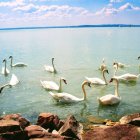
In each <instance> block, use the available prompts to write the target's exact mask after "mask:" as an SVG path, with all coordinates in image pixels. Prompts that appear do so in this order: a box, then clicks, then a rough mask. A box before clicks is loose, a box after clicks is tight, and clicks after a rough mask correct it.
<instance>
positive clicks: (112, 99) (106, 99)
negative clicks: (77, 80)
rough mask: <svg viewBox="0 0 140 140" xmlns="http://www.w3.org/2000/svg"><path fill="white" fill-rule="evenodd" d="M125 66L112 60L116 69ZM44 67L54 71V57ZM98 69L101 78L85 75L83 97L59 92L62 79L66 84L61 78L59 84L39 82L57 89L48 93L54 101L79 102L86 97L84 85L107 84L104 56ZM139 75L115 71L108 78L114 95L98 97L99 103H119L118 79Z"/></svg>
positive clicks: (135, 78)
mask: <svg viewBox="0 0 140 140" xmlns="http://www.w3.org/2000/svg"><path fill="white" fill-rule="evenodd" d="M126 66H127V65H125V64H123V63H120V62H114V64H113V67H114V69H115V70H116V71H117V70H118V68H119V67H120V68H123V67H126ZM44 67H45V70H47V71H49V72H54V73H55V72H56V69H55V67H54V58H52V66H47V65H44ZM100 70H101V71H102V76H103V80H102V79H100V78H97V77H93V78H89V77H85V78H86V81H84V82H83V83H82V91H83V98H78V97H75V96H73V95H71V94H69V93H65V92H61V91H62V83H61V81H63V82H64V83H65V84H66V80H65V79H63V78H60V82H59V86H58V85H57V84H56V83H55V82H53V81H40V82H41V84H42V86H43V88H45V89H47V90H55V91H58V93H53V92H51V91H49V94H50V95H51V96H52V97H53V98H54V99H55V100H56V101H59V102H63V103H72V102H79V101H83V100H85V99H86V91H85V85H88V86H90V84H92V85H107V84H108V82H107V80H106V77H105V73H108V74H109V72H108V70H107V66H106V65H105V60H104V58H103V62H102V64H101V66H100ZM139 76H140V74H138V75H134V74H130V73H126V74H123V75H121V76H116V72H115V73H114V76H113V77H112V78H111V80H110V82H112V81H114V82H115V83H116V85H115V94H114V95H113V94H108V95H105V96H103V97H100V98H98V101H99V103H100V104H102V105H113V104H117V103H119V102H120V100H121V97H120V96H119V93H118V87H119V81H121V80H125V81H130V80H137V78H138V77H139Z"/></svg>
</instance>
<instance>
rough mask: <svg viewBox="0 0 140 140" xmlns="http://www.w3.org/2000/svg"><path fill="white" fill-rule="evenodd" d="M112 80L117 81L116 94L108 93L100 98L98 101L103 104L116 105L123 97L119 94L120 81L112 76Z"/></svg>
mask: <svg viewBox="0 0 140 140" xmlns="http://www.w3.org/2000/svg"><path fill="white" fill-rule="evenodd" d="M112 81H115V82H116V86H115V95H112V94H108V95H105V96H102V97H100V98H98V101H99V103H100V104H101V105H114V104H118V103H119V102H120V101H121V97H120V96H119V93H118V87H119V81H118V80H117V79H116V78H111V80H110V82H112Z"/></svg>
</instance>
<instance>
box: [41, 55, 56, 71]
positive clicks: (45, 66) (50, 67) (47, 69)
mask: <svg viewBox="0 0 140 140" xmlns="http://www.w3.org/2000/svg"><path fill="white" fill-rule="evenodd" d="M44 68H45V70H46V71H48V72H52V73H56V69H55V67H54V58H52V66H48V65H44Z"/></svg>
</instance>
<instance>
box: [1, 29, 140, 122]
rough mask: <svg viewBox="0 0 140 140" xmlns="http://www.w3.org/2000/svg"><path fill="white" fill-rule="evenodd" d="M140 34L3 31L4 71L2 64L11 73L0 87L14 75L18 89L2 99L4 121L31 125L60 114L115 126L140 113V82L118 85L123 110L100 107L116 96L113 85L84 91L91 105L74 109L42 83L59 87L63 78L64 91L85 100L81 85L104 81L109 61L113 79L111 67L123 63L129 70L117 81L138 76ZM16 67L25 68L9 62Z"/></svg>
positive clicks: (6, 92) (124, 31)
mask: <svg viewBox="0 0 140 140" xmlns="http://www.w3.org/2000/svg"><path fill="white" fill-rule="evenodd" d="M139 36H140V28H135V27H125V28H120V27H105V28H104V27H99V28H51V29H47V28H46V29H22V30H16V29H14V30H1V31H0V62H1V63H0V69H1V67H2V66H3V63H2V61H3V59H4V58H6V59H7V67H8V69H9V70H10V74H9V75H8V76H6V77H5V76H4V75H2V74H1V75H0V85H3V84H5V83H8V81H9V80H10V78H11V75H12V73H14V74H15V75H16V76H17V77H18V79H19V80H20V83H19V84H18V85H16V86H15V87H12V88H5V89H4V90H3V91H2V93H1V94H0V115H3V114H9V113H21V114H22V116H24V117H26V118H27V119H29V120H30V121H31V122H34V121H36V120H37V116H38V114H39V113H41V112H52V113H55V114H58V116H59V117H60V118H61V119H64V118H66V117H67V116H68V115H69V114H73V115H75V117H76V118H77V120H79V121H81V122H86V121H87V118H88V117H89V116H93V117H97V118H98V117H99V118H102V119H106V118H107V119H112V120H114V121H117V120H118V119H119V118H120V117H122V116H124V115H126V114H130V113H135V112H140V79H138V80H137V82H136V83H127V84H124V83H120V84H119V94H120V96H121V99H122V100H121V102H120V104H118V105H116V106H99V103H98V100H97V97H101V96H103V95H106V94H109V93H112V94H114V84H113V83H111V84H109V85H107V86H98V87H97V86H96V87H95V86H92V87H91V88H90V87H86V92H87V100H86V101H82V102H79V103H75V104H61V103H57V102H55V101H54V100H53V99H52V97H51V96H50V94H49V93H48V91H46V90H45V89H43V87H42V86H41V83H40V80H53V81H55V82H56V83H59V78H60V77H65V78H66V79H67V83H68V84H67V85H63V91H64V92H67V93H70V94H72V95H75V96H77V97H79V98H80V97H82V96H83V95H82V88H81V84H82V82H83V81H84V80H85V76H88V77H99V78H102V74H101V72H100V71H99V70H98V68H99V66H100V65H101V63H102V59H103V58H104V59H105V64H106V65H107V67H108V70H109V74H106V78H107V81H109V80H110V78H111V77H112V76H113V67H112V64H113V62H114V61H119V62H122V63H125V64H128V65H130V66H129V67H127V68H124V69H119V71H118V75H121V74H125V73H128V72H129V73H133V74H138V73H139V72H140V71H139V65H140V60H137V57H138V56H140V39H139ZM10 55H12V56H13V58H14V60H13V61H14V63H16V62H25V63H27V64H28V66H27V67H24V68H10V60H9V56H10ZM52 57H54V58H55V60H54V64H55V67H56V69H57V71H58V73H57V74H52V73H48V72H47V71H45V70H44V65H45V64H48V65H51V58H52Z"/></svg>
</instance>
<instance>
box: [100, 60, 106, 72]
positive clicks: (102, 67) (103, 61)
mask: <svg viewBox="0 0 140 140" xmlns="http://www.w3.org/2000/svg"><path fill="white" fill-rule="evenodd" d="M104 69H107V66H106V65H105V59H104V58H103V60H102V64H101V66H100V67H99V70H101V71H103V70H104Z"/></svg>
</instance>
